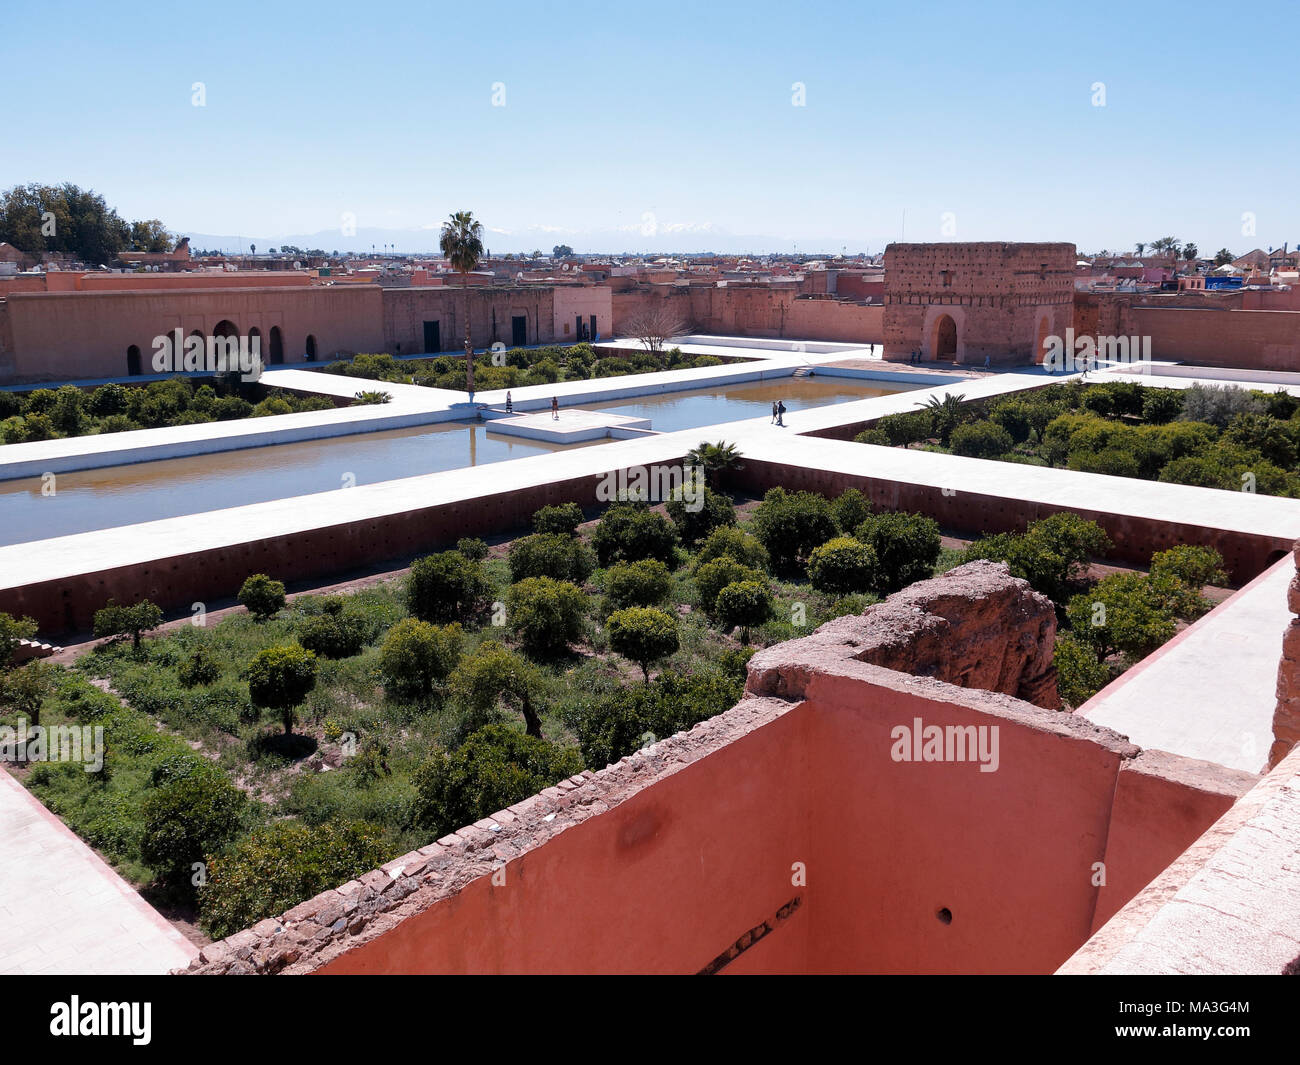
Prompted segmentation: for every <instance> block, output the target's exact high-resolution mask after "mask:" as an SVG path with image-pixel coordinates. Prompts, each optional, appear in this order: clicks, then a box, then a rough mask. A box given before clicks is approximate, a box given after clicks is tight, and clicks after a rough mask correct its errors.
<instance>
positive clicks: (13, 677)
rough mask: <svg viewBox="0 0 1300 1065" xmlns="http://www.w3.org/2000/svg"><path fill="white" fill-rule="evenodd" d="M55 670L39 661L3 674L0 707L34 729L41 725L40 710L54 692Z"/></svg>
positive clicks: (0, 686) (46, 663)
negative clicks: (9, 711)
mask: <svg viewBox="0 0 1300 1065" xmlns="http://www.w3.org/2000/svg"><path fill="white" fill-rule="evenodd" d="M54 676H55V670H54V667H53V666H51V665H50V664H49V663H48V662H42V661H40V660H39V659H38V660H34V661H31V662H28V663H26V664H25V665H22V666H19V667H18V668H17V669H12V670H10V671H9V672H7V673H5V674H4V677H3V683H2V684H0V706H3V707H5V708H6V709H9V710H12V711H13V712H14V713H15V714H17V715H18V716H19V717H22V718H26V719H27V722H28V723H29V724H30V725H32V726H33V727H35V726H36V725H39V724H40V723H41V709H42V707H43V706H44V705H45V700H46V699H48V698H49V696H50V693H51V692H52V691H53V690H54Z"/></svg>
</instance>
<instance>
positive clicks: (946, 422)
mask: <svg viewBox="0 0 1300 1065" xmlns="http://www.w3.org/2000/svg"><path fill="white" fill-rule="evenodd" d="M963 401H964V395H963V393H960V392H959V393H957V394H956V395H953V394H952V393H951V392H945V393H944V394H943V398H942V399H940V398H939V397H938V396H930V397H929V398H928V399H926V400H925V401H924V402H923V403H917V404H916V406H918V407H921V408H923V409H924V410H925V412H926V413H927V414H929V415H930V426H931V428H932V429H933V430H934V431H935V433H936V434H937V435H938V437H939V440H940V442H941V443H942V444H943V445H944V447H947V446H948V438H949V437H950V436H952V431H953V430H954V429H956V428H957V426H958V425H960V424H961V422H962V420H963V418H964V417H965V415H966V409H965V408H964V407H963V406H962V403H963Z"/></svg>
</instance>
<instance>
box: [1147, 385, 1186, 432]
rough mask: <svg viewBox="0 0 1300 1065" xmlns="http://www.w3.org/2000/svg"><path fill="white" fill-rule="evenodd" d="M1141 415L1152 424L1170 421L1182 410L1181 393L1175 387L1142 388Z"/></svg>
mask: <svg viewBox="0 0 1300 1065" xmlns="http://www.w3.org/2000/svg"><path fill="white" fill-rule="evenodd" d="M1144 393H1145V394H1144V395H1143V396H1142V417H1143V419H1144V420H1145V421H1147V422H1149V423H1150V424H1152V425H1164V424H1165V423H1166V422H1172V421H1173V420H1174V419H1175V418H1177V417H1178V416H1179V415H1180V414H1182V412H1183V394H1182V391H1181V390H1180V389H1177V388H1159V387H1152V388H1147V389H1145V390H1144Z"/></svg>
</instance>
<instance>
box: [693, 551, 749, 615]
mask: <svg viewBox="0 0 1300 1065" xmlns="http://www.w3.org/2000/svg"><path fill="white" fill-rule="evenodd" d="M694 576H695V587H696V588H697V589H698V591H699V594H700V606H701V607H703V608H704V612H705V613H706V614H712V613H713V611H714V608H715V606H716V604H717V600H718V593H719V592H721V591H722V589H723V588H725V587H726V586H727V585H729V584H735V583H736V582H737V581H757V582H762V580H763V575H762V574H761V573H759V572H758V571H757V570H755V569H752V568H750V567H749V566H746V565H745V564H744V563H742V562H737V561H736V560H735V559H734V558H730V557H728V556H726V555H723V556H722V557H721V558H715V559H713V560H712V561H709V562H706V563H704V565H702V566H700V567H698V568H697V569H696V570H695V575H694Z"/></svg>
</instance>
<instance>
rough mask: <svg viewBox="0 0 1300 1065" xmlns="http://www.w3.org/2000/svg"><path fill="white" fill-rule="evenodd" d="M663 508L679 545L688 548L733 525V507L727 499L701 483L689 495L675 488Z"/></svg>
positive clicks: (734, 509) (734, 516) (734, 513)
mask: <svg viewBox="0 0 1300 1065" xmlns="http://www.w3.org/2000/svg"><path fill="white" fill-rule="evenodd" d="M664 509H666V510H667V511H668V516H669V517H670V518H671V519H672V522H673V525H674V526H675V527H676V529H677V535H678V536H679V537H681V540H682V543H684V544H686V545H688V546H690V547H694V546H695V545H696V544H698V543H699V542H700V541H701V540H703V539H704V538H705V537H706V536H708V535H709V533H711V532H712V531H713V530H714V529H718V528H723V527H726V526H731V525H735V524H736V508H735V505H734V504H733V503H732V501H731V497H730V496H726V495H723V494H722V493H721V492H716V491H714V490H713V489H712V488H709V487H707V486H706V485H704V484H695V485H694V490H693V491H690V492H687V491H686V490H685V489H683V488H677V489H675V490H674V491H673V495H672V498H671V499H670V500H669V501H668V503H667V505H666V507H665V508H664Z"/></svg>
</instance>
